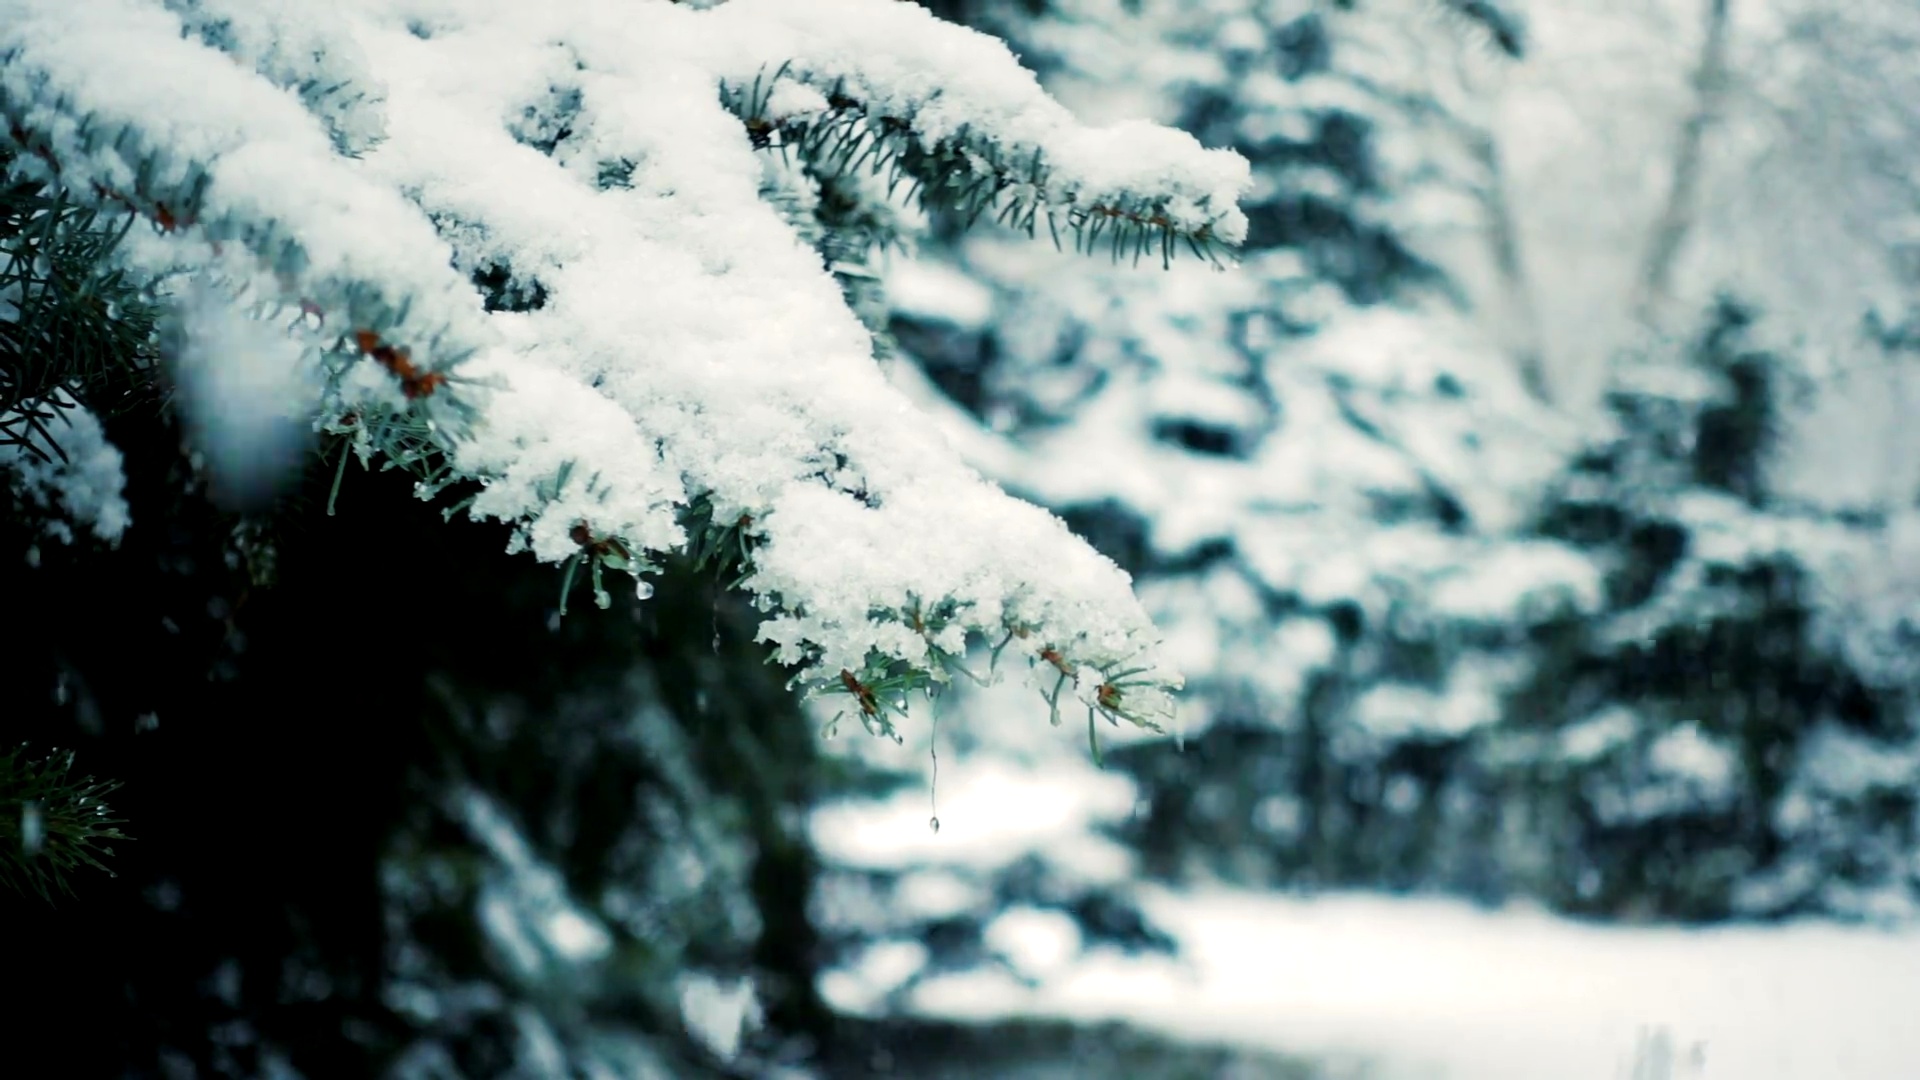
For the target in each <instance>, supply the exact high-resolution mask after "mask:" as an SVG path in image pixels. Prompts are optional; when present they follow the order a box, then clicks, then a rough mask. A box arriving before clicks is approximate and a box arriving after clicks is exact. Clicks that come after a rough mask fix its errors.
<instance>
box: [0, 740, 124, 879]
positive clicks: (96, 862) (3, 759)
mask: <svg viewBox="0 0 1920 1080" xmlns="http://www.w3.org/2000/svg"><path fill="white" fill-rule="evenodd" d="M119 786H120V785H119V783H118V782H116V781H111V780H95V779H94V778H93V777H91V776H80V777H76V776H74V775H73V752H72V751H71V750H68V751H59V750H55V751H53V752H52V753H49V754H46V755H44V756H38V757H36V756H34V755H32V754H31V753H29V752H28V749H27V746H26V744H24V743H22V744H21V745H19V746H16V747H14V748H13V749H11V750H8V751H7V752H5V753H3V754H0V885H5V886H7V887H8V888H11V889H15V890H17V891H20V892H28V891H31V892H34V893H37V894H38V895H39V896H40V898H41V899H43V900H47V901H51V900H52V899H53V895H54V893H56V892H58V893H64V894H67V895H72V893H73V888H72V885H71V883H70V882H69V880H68V878H69V875H71V874H73V873H74V872H75V871H77V870H79V869H80V868H81V867H83V866H90V867H92V868H93V869H95V870H100V871H103V872H105V873H106V874H107V875H108V876H109V877H111V876H113V871H111V870H108V869H107V867H106V865H105V864H104V863H102V862H101V859H103V858H105V857H109V856H111V855H112V854H113V848H112V847H111V846H109V845H110V844H111V843H112V841H115V840H127V839H130V837H128V836H127V835H126V834H125V833H123V832H121V831H120V828H119V827H120V826H121V825H122V824H125V822H124V821H123V820H122V819H120V818H118V817H115V816H114V814H113V811H112V809H111V808H109V807H108V806H107V802H106V796H107V795H109V794H110V793H112V792H113V791H114V790H115V789H117V788H118V787H119Z"/></svg>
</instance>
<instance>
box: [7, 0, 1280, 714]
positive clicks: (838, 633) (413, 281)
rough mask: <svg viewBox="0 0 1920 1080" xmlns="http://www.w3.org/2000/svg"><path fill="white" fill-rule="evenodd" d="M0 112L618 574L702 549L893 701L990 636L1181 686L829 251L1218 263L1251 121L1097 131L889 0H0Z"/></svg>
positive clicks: (1238, 223) (1105, 582)
mask: <svg viewBox="0 0 1920 1080" xmlns="http://www.w3.org/2000/svg"><path fill="white" fill-rule="evenodd" d="M0 113H3V114H4V138H3V139H0V149H5V150H6V151H8V152H9V156H10V157H11V160H12V167H11V168H12V171H13V172H14V173H15V174H16V176H17V177H19V178H26V179H35V180H40V181H42V182H52V183H57V184H58V185H59V186H60V187H61V189H62V190H64V191H65V192H67V193H69V195H70V196H71V197H73V198H75V199H79V200H83V201H87V202H90V203H92V204H93V205H97V206H99V207H101V208H102V209H103V210H112V211H115V212H132V213H134V214H137V215H138V216H139V217H140V218H142V219H144V221H145V223H146V227H142V228H136V229H135V230H133V232H132V234H130V235H129V236H128V237H127V239H126V241H125V242H124V243H123V244H122V245H121V246H120V248H119V249H117V257H118V258H119V259H120V260H121V261H122V262H123V263H125V265H126V266H127V267H128V268H129V269H131V270H133V271H136V272H138V273H141V274H145V275H149V276H150V277H152V278H153V279H155V280H158V281H159V282H160V283H161V284H160V286H159V288H160V289H161V290H162V293H163V295H171V296H186V295H188V294H189V293H191V295H192V296H193V297H194V298H195V300H194V302H195V304H196V308H195V310H196V311H197V312H198V315H197V316H196V318H197V319H198V321H199V322H200V323H206V324H211V325H219V324H221V322H222V319H221V318H220V317H218V316H217V314H209V313H208V311H207V310H206V305H208V304H214V305H216V306H217V305H224V306H225V307H226V309H227V316H226V318H225V321H226V322H228V323H230V322H231V321H232V319H234V318H247V319H252V320H257V321H262V322H270V324H271V325H273V326H275V327H277V328H280V329H283V330H284V332H285V335H286V340H287V344H286V346H285V347H282V348H271V349H262V350H260V351H259V355H249V356H245V357H232V358H229V362H233V363H254V364H277V365H281V366H284V367H287V368H289V369H293V370H290V371H289V373H288V374H289V375H290V376H292V377H288V378H285V379H281V380H279V381H277V382H272V383H271V385H276V386H281V387H284V388H285V389H284V391H283V392H284V393H286V394H293V395H304V398H305V399H304V400H300V401H294V402H285V401H283V402H278V403H276V404H277V406H278V407H280V408H297V409H298V410H301V411H303V412H304V413H306V414H308V415H311V416H314V417H316V420H315V424H316V427H317V428H318V430H320V431H322V432H325V433H327V434H328V435H329V436H331V437H333V438H334V439H335V440H336V441H340V442H344V443H345V444H346V445H347V446H349V447H351V450H352V452H353V453H354V454H355V455H357V457H358V459H359V461H360V462H361V463H362V464H367V463H371V462H378V463H381V464H384V465H392V466H398V467H403V468H406V469H409V470H412V471H413V472H415V473H416V474H417V475H418V476H419V479H420V486H419V491H420V494H421V495H422V497H425V498H433V497H436V496H439V495H441V493H442V492H448V495H447V496H446V498H447V500H448V504H449V505H448V508H447V512H448V514H449V516H451V515H452V514H454V513H456V512H464V513H467V514H470V515H472V516H473V517H476V518H495V519H500V520H503V521H506V522H509V523H511V524H512V525H513V526H514V527H515V534H514V536H515V538H514V541H513V546H514V548H515V549H519V550H530V551H532V552H533V553H534V554H535V555H536V556H537V557H539V558H540V559H543V560H546V561H548V562H552V563H557V564H562V565H563V566H564V567H565V569H566V576H567V580H568V581H569V582H571V581H572V580H573V577H574V576H575V575H576V574H584V575H586V576H588V577H589V578H590V580H591V581H592V585H593V589H594V591H595V593H596V596H598V597H599V598H600V599H601V601H602V602H603V603H604V602H605V596H606V594H605V592H604V585H603V576H604V573H605V572H606V571H608V570H617V571H628V572H631V573H633V574H635V575H636V576H639V575H642V574H645V573H647V572H650V571H652V570H655V569H657V568H658V560H659V559H660V558H661V557H662V556H663V555H665V554H666V553H668V552H675V551H683V552H689V553H691V554H692V555H693V556H694V557H695V559H696V561H698V562H701V563H712V564H718V565H719V566H720V567H721V569H722V572H724V573H726V574H728V575H729V580H734V581H737V583H738V584H739V586H740V587H742V588H744V589H746V590H748V591H749V593H751V595H752V596H753V597H754V598H755V600H756V603H757V604H758V606H759V607H760V609H761V610H762V611H764V612H765V613H766V618H765V620H764V623H763V625H762V629H761V631H760V634H761V637H762V639H763V640H765V641H768V642H771V643H772V644H773V645H774V646H775V647H776V657H777V658H778V659H779V660H780V661H782V662H785V663H790V664H796V665H798V666H799V671H800V674H799V681H800V682H801V683H803V684H804V685H806V686H808V687H809V688H810V689H813V690H815V691H825V692H840V693H845V694H847V695H849V697H850V702H849V709H848V711H849V712H856V713H857V714H858V715H859V716H860V717H861V719H863V720H864V721H866V722H867V724H868V726H869V727H871V728H874V729H876V730H889V731H890V730H891V724H890V722H889V718H888V714H889V712H897V711H900V710H902V709H904V706H905V701H906V695H907V693H908V692H909V691H912V690H917V689H931V688H932V687H934V686H935V685H936V684H938V683H941V682H944V681H946V680H947V679H948V678H949V676H950V674H951V673H953V672H955V671H960V670H965V669H964V668H962V667H961V664H962V658H963V657H964V656H965V655H966V651H967V648H968V646H969V644H970V643H974V642H977V643H984V644H985V645H987V646H990V647H992V648H993V649H994V655H995V657H996V658H997V659H999V660H1001V661H1002V662H1005V661H1006V660H1007V659H1010V658H1024V659H1025V660H1026V661H1027V668H1028V670H1029V671H1030V672H1031V673H1032V678H1033V680H1034V681H1035V683H1036V685H1037V686H1038V687H1039V688H1040V689H1041V691H1042V693H1043V694H1045V695H1046V696H1047V697H1048V699H1049V701H1050V702H1051V703H1052V705H1053V710H1054V717H1055V719H1056V720H1057V719H1058V718H1059V716H1060V713H1061V710H1062V709H1063V708H1066V707H1069V706H1073V705H1075V704H1076V703H1077V705H1078V706H1082V707H1084V708H1085V710H1086V713H1087V716H1088V719H1089V722H1090V723H1091V721H1092V719H1093V717H1094V716H1096V715H1104V716H1105V717H1106V718H1107V719H1108V720H1118V719H1126V720H1129V721H1132V722H1134V723H1139V724H1147V725H1152V724H1154V723H1155V722H1156V721H1157V720H1158V719H1160V718H1163V717H1166V716H1169V715H1170V714H1171V699H1170V697H1169V696H1168V692H1169V691H1170V690H1171V689H1173V688H1175V687H1176V686H1177V685H1178V681H1179V679H1178V676H1177V675H1176V674H1175V673H1174V672H1172V671H1171V670H1169V669H1167V668H1166V667H1165V666H1164V665H1163V663H1162V661H1161V660H1160V659H1159V657H1158V655H1157V647H1158V643H1157V640H1156V637H1155V634H1154V630H1153V627H1152V625H1151V623H1150V622H1149V621H1148V619H1147V617H1146V615H1145V614H1144V613H1143V611H1142V610H1141V608H1140V606H1139V605H1138V604H1137V602H1136V601H1135V600H1134V598H1133V595H1132V593H1131V590H1130V583H1129V581H1128V579H1127V577H1126V575H1125V574H1124V573H1123V572H1122V571H1121V570H1120V569H1119V568H1118V567H1116V566H1115V565H1113V564H1112V563H1111V562H1110V561H1108V560H1107V559H1105V558H1103V557H1102V556H1100V555H1098V554H1097V553H1095V552H1094V551H1093V550H1091V549H1090V548H1088V547H1087V546H1086V545H1084V544H1083V543H1081V542H1080V541H1079V540H1077V539H1076V538H1075V537H1073V536H1072V535H1071V533H1069V532H1068V530H1067V529H1066V527H1065V526H1064V525H1063V524H1062V523H1061V522H1060V521H1059V520H1057V519H1056V518H1054V517H1053V516H1051V515H1050V514H1048V513H1046V512H1045V511H1043V510H1040V509H1037V508H1035V507H1033V506H1030V505H1027V504H1025V503H1022V502H1019V501H1017V500H1015V499H1013V498H1011V497H1009V496H1007V495H1006V494H1004V493H1002V492H1001V491H1000V490H998V489H997V488H995V487H994V486H992V485H991V484H989V483H987V482H986V481H984V480H982V479H981V478H980V477H979V476H978V475H977V474H975V473H974V472H973V471H971V470H970V469H968V468H967V467H966V466H964V465H963V464H961V463H960V461H959V460H958V458H957V457H956V455H955V454H954V453H953V452H952V451H951V450H950V449H949V448H948V446H947V445H946V444H945V443H944V442H943V441H942V440H941V438H940V437H939V436H938V435H937V434H935V433H934V431H933V429H932V427H931V425H929V424H928V423H926V422H925V421H924V420H923V419H922V418H921V417H920V416H918V415H917V414H916V412H915V411H914V409H913V408H912V407H911V406H910V405H909V404H908V403H907V401H906V400H905V399H904V398H903V397H902V396H901V395H900V394H899V393H898V392H896V391H895V390H894V389H893V388H892V387H891V386H890V384H889V383H888V382H887V380H886V379H885V377H884V374H883V372H882V371H881V369H880V367H879V365H878V364H877V363H876V361H875V359H874V342H873V339H872V336H871V334H870V333H869V331H868V329H867V328H866V327H865V326H863V325H862V323H861V321H860V319H859V318H858V317H857V316H856V314H855V312H854V311H853V310H852V309H851V308H850V307H849V303H848V296H847V295H846V294H845V293H843V288H842V285H843V284H844V281H843V280H837V279H836V273H837V272H838V271H839V270H841V269H844V268H842V267H839V266H838V264H836V265H835V266H834V267H830V266H828V265H827V264H826V260H823V256H822V252H823V251H826V250H828V240H829V239H830V237H829V236H827V235H826V234H831V233H833V232H834V231H835V230H836V228H840V227H841V226H842V225H843V224H844V223H846V222H850V221H855V220H858V221H862V222H865V223H866V224H865V226H864V227H866V228H867V229H868V231H869V233H870V234H871V235H868V236H865V237H863V240H862V244H861V245H860V246H865V245H866V244H867V243H873V242H879V243H884V242H887V241H889V240H891V239H897V238H896V237H891V236H888V235H886V234H887V232H888V229H887V227H885V225H884V223H886V222H889V221H894V220H898V217H899V215H898V214H896V213H894V212H893V211H894V210H896V209H897V208H898V207H899V205H900V204H901V202H902V201H903V200H904V201H908V202H911V203H914V204H917V205H918V206H920V207H922V208H926V209H940V210H944V211H954V212H958V214H959V215H960V216H961V217H962V218H963V219H964V220H969V221H971V220H977V219H984V218H991V219H993V220H997V221H999V222H1001V223H1003V224H1007V225H1011V226H1013V227H1015V228H1018V229H1023V230H1025V231H1027V232H1028V233H1029V234H1032V235H1036V236H1049V237H1051V238H1052V239H1053V240H1054V241H1055V242H1060V243H1073V244H1075V245H1076V246H1079V247H1082V248H1085V249H1090V250H1095V251H1099V252H1101V253H1103V254H1109V255H1111V256H1113V257H1116V258H1127V259H1131V260H1139V259H1142V258H1152V259H1156V260H1160V261H1162V262H1164V261H1166V260H1169V259H1171V258H1173V257H1175V256H1176V255H1177V254H1178V253H1181V252H1189V253H1195V254H1198V255H1200V256H1201V257H1205V258H1209V259H1212V258H1215V257H1216V255H1217V253H1218V252H1220V251H1223V250H1226V249H1229V248H1231V246H1232V245H1234V244H1236V243H1238V242H1239V240H1240V239H1241V237H1242V235H1243V233H1244V230H1245V219H1244V217H1243V216H1242V215H1241V213H1240V211H1239V210H1238V208H1237V206H1236V200H1237V198H1238V196H1239V195H1240V193H1241V192H1242V191H1243V190H1244V189H1245V188H1246V187H1247V185H1248V170H1247V166H1246V163H1245V162H1244V161H1243V160H1242V159H1241V158H1239V157H1238V156H1237V155H1234V154H1232V153H1229V152H1225V151H1219V150H1204V149H1202V148H1201V147H1200V146H1199V145H1198V144H1197V143H1195V142H1194V141H1193V140H1192V139H1191V138H1189V137H1188V136H1186V135H1184V134H1181V133H1178V132H1175V131H1171V130H1166V129H1162V128H1158V127H1154V126H1151V125H1146V124H1131V125H1120V126H1115V127H1109V128H1099V129H1095V128H1088V127H1085V126H1082V125H1080V124H1078V123H1076V122H1075V121H1074V120H1073V118H1072V117H1071V116H1069V115H1068V114H1067V112H1066V111H1065V109H1064V108H1063V107H1061V106H1060V105H1059V104H1057V103H1056V102H1054V101H1052V100H1051V99H1049V98H1048V97H1047V96H1046V95H1045V94H1044V93H1043V92H1042V91H1041V89H1040V88H1039V85H1038V83H1037V82H1036V81H1035V79H1034V78H1033V76H1032V75H1031V74H1030V73H1028V72H1027V71H1026V70H1024V69H1023V68H1021V67H1020V66H1019V64H1018V63H1017V62H1016V61H1015V60H1014V58H1013V57H1012V55H1011V54H1010V53H1009V52H1008V51H1007V50H1006V48H1005V47H1004V46H1003V45H1001V44H1000V43H999V42H997V41H995V40H993V39H991V38H988V37H985V36H982V35H979V34H976V33H974V32H972V31H970V30H966V29H963V28H960V27H957V26H953V25H949V24H946V23H942V22H940V21H939V20H937V19H935V18H934V17H933V16H931V15H930V14H928V13H927V12H926V11H925V10H924V9H922V8H920V7H918V6H915V5H913V4H910V3H906V2H902V0H731V2H728V3H722V4H691V3H685V4H682V3H670V2H667V0H549V2H545V3H537V4H528V3H523V2H519V0H514V2H505V0H459V2H455V0H325V2H322V0H311V2H303V0H164V2H162V0H147V2H143V0H0ZM796 185H797V186H799V187H801V188H806V187H808V186H809V185H810V186H811V188H812V190H811V192H808V191H802V192H801V196H802V197H798V198H796V197H792V196H793V191H794V189H795V187H796ZM829 186H831V187H832V188H833V195H834V200H833V201H834V203H835V206H836V212H835V214H834V215H833V216H832V217H828V216H827V215H825V214H824V213H820V212H818V211H819V208H820V207H821V206H824V205H825V203H826V202H827V200H826V199H824V198H821V197H820V194H821V191H822V190H824V189H825V188H827V187H829ZM780 192H785V193H786V195H787V196H788V197H785V198H776V197H773V196H774V195H775V194H776V193H780ZM809 199H812V200H813V201H812V202H809V201H808V200H809ZM889 199H892V200H893V201H892V202H889V201H888V200H889ZM849 202H851V203H852V204H853V209H854V210H856V211H861V212H857V213H849V212H848V204H849ZM863 203H864V204H866V205H864V207H863V206H862V205H861V204H863ZM796 207H799V208H801V209H802V210H807V209H808V208H809V207H812V208H813V211H814V212H815V213H814V218H813V220H812V221H811V222H810V223H809V222H802V221H799V220H797V218H796V212H795V208H796ZM875 222H880V223H882V225H881V226H880V227H875V226H874V224H873V223H875ZM845 248H846V244H845V243H844V242H842V243H841V249H842V250H844V249H845ZM841 277H842V278H844V275H841ZM203 351H205V350H203ZM340 460H341V464H342V466H344V464H345V462H346V460H347V456H346V453H345V451H342V456H341V459H340ZM462 496H464V497H462ZM640 589H641V591H642V593H643V594H644V593H645V592H646V590H647V586H646V584H645V582H644V580H642V582H641V584H640Z"/></svg>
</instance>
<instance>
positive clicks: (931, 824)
mask: <svg viewBox="0 0 1920 1080" xmlns="http://www.w3.org/2000/svg"><path fill="white" fill-rule="evenodd" d="M927 828H928V829H930V830H932V831H933V832H934V833H938V832H939V831H940V819H939V818H937V817H930V818H928V819H927Z"/></svg>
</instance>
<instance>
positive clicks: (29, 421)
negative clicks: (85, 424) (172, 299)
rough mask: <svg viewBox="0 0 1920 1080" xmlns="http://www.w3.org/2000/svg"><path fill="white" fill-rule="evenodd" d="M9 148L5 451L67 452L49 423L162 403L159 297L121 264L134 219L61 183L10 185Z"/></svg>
mask: <svg viewBox="0 0 1920 1080" xmlns="http://www.w3.org/2000/svg"><path fill="white" fill-rule="evenodd" d="M9 164H10V162H9V158H8V155H7V154H6V153H5V152H4V151H3V150H0V316H3V317H0V446H14V447H19V448H21V449H23V450H24V451H25V452H26V453H28V454H31V455H33V456H35V457H39V458H46V457H49V456H52V455H62V453H63V452H62V451H61V449H60V444H59V442H58V440H57V439H56V438H55V437H54V435H53V432H52V430H50V429H49V428H48V423H49V422H50V421H52V420H54V419H55V418H56V417H57V416H58V414H59V411H60V410H63V409H69V408H72V407H73V406H74V405H75V404H76V403H78V404H84V405H86V406H88V407H89V408H91V409H93V410H94V411H95V412H96V413H107V414H111V413H113V412H115V411H118V410H119V409H121V408H124V407H125V406H127V405H130V404H133V403H136V402H139V401H146V400H152V399H154V398H155V397H157V396H158V389H157V383H156V380H155V375H156V369H157V365H158V354H157V352H156V349H155V343H154V324H155V321H156V319H157V317H158V314H159V307H158V305H157V304H156V303H155V301H154V299H153V297H152V295H151V293H150V291H149V290H148V289H147V288H146V287H145V285H144V284H143V283H140V282H136V281H134V280H132V279H131V278H129V276H128V275H127V274H126V273H125V272H124V271H123V270H121V269H118V268H116V267H115V266H114V265H113V253H114V250H115V249H116V248H118V247H119V246H120V243H121V241H122V240H124V239H125V238H126V235H127V231H128V230H129V229H131V228H132V227H133V224H134V221H135V217H134V215H133V214H131V213H124V214H109V213H105V212H103V211H101V210H100V209H98V208H95V207H89V206H82V205H79V204H77V203H75V202H74V201H72V199H71V198H70V197H69V196H68V195H67V194H66V193H65V192H64V191H62V190H61V189H59V188H58V187H57V186H52V185H47V184H43V183H40V182H37V181H33V180H19V181H8V180H6V179H5V178H6V176H7V169H8V165H9Z"/></svg>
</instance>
